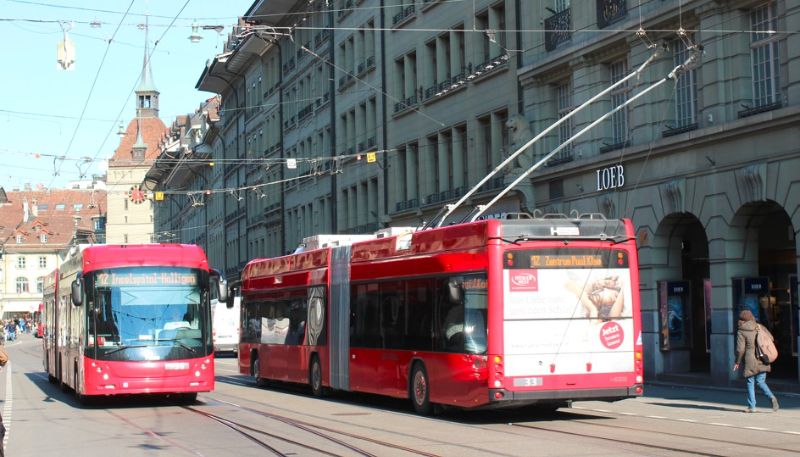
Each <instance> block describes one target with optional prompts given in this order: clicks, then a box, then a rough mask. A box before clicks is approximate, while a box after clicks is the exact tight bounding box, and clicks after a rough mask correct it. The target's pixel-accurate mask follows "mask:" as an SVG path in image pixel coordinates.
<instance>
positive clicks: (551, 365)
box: [550, 363, 556, 373]
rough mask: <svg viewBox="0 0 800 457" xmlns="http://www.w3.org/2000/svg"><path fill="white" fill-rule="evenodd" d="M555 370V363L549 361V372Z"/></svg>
mask: <svg viewBox="0 0 800 457" xmlns="http://www.w3.org/2000/svg"><path fill="white" fill-rule="evenodd" d="M555 372H556V364H555V363H551V364H550V373H555Z"/></svg>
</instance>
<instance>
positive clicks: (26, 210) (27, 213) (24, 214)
mask: <svg viewBox="0 0 800 457" xmlns="http://www.w3.org/2000/svg"><path fill="white" fill-rule="evenodd" d="M28 219H30V208H29V207H28V198H27V197H25V198H23V199H22V222H28Z"/></svg>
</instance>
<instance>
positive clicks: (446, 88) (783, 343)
mask: <svg viewBox="0 0 800 457" xmlns="http://www.w3.org/2000/svg"><path fill="white" fill-rule="evenodd" d="M309 5H310V6H309ZM798 12H800V0H771V1H768V0H725V1H720V0H693V1H682V2H678V1H655V2H640V3H637V2H632V1H629V0H628V1H626V0H595V1H581V2H570V1H569V0H552V1H542V2H529V1H520V0H499V1H498V0H495V1H491V0H475V1H474V2H445V1H436V0H422V1H420V0H416V1H411V0H383V1H379V0H373V1H370V0H363V1H355V0H337V1H332V2H311V3H310V4H309V2H305V1H304V2H293V1H256V2H255V3H254V4H253V5H252V6H251V8H250V9H249V10H248V11H247V12H245V14H244V17H243V19H242V21H241V23H240V25H239V27H237V28H236V29H235V30H234V31H233V33H232V34H231V38H230V40H229V42H228V46H227V47H226V51H225V52H224V53H222V54H220V55H218V56H216V57H215V58H214V59H212V60H211V61H210V63H209V64H208V66H207V67H206V68H205V70H204V71H203V73H202V75H201V77H200V80H199V81H198V84H197V86H198V88H199V89H201V90H205V91H210V92H214V93H216V94H219V95H220V96H221V100H222V101H221V109H220V115H219V120H215V121H214V122H213V127H212V128H211V129H210V131H213V132H214V134H213V135H209V136H208V140H207V143H206V144H207V146H208V148H209V150H210V151H211V152H210V154H212V157H213V160H215V161H216V162H218V163H223V166H221V167H219V168H217V167H214V168H215V169H220V170H221V171H220V173H221V178H220V181H213V180H211V181H209V182H210V183H211V185H212V188H213V189H222V190H223V192H220V193H218V194H213V196H212V199H216V201H218V202H219V205H220V207H219V208H217V209H215V210H214V211H212V212H209V218H210V219H209V220H218V221H220V222H219V223H220V224H222V226H224V227H225V228H224V230H223V231H222V233H221V234H220V239H218V240H216V241H214V242H212V241H211V239H210V238H209V243H210V244H215V243H217V244H220V243H221V245H224V246H225V248H224V255H225V256H226V260H225V266H226V268H225V270H226V274H227V275H228V276H229V279H234V278H236V277H237V276H238V273H239V271H240V270H241V267H242V266H243V265H244V263H245V262H246V261H247V260H249V259H252V258H255V257H258V256H274V255H280V254H284V253H286V252H289V251H291V250H293V249H294V248H295V246H297V244H298V243H299V242H300V241H301V240H302V238H303V237H305V236H309V235H314V234H318V233H363V232H371V231H373V229H375V228H379V227H382V226H396V225H404V226H409V225H411V226H419V225H422V224H423V223H424V222H428V221H430V220H432V219H433V218H434V215H435V214H436V212H437V211H438V210H439V209H441V208H442V207H443V206H444V205H445V204H450V203H454V202H455V201H457V200H459V199H460V198H461V197H462V196H464V195H465V192H467V191H468V190H469V189H471V188H472V187H473V186H475V185H476V184H477V183H478V182H480V181H481V180H482V179H483V178H484V177H485V176H486V174H487V172H489V171H491V170H494V169H495V168H496V167H498V165H500V164H501V163H502V162H503V161H504V160H505V159H506V158H507V157H508V156H509V155H510V154H511V153H513V152H515V151H516V150H517V149H518V148H519V147H520V146H521V145H523V144H525V143H526V142H527V141H528V140H530V139H531V138H532V137H533V136H534V135H538V134H540V133H541V132H543V131H544V130H545V129H546V128H548V127H550V126H552V125H553V124H554V123H555V122H557V121H559V120H560V119H566V120H565V121H563V122H562V123H561V124H559V125H558V126H557V128H555V129H553V130H552V131H551V132H549V133H548V134H546V135H544V136H543V137H542V138H541V139H540V140H539V141H537V142H536V143H535V144H534V145H533V146H531V147H530V148H529V149H528V150H527V151H525V152H524V153H523V154H521V155H520V156H519V157H518V158H517V159H515V160H514V161H513V162H512V163H510V164H509V165H507V166H505V167H499V170H498V173H496V175H494V176H493V177H492V178H491V179H489V180H487V181H486V182H484V183H483V185H482V186H481V187H480V188H479V189H478V190H477V191H475V192H474V194H473V195H472V196H471V197H470V198H469V199H468V200H467V201H466V202H465V204H464V205H463V207H462V208H460V209H458V210H456V211H455V212H454V213H453V215H452V216H451V217H450V219H449V220H448V221H446V222H448V223H449V222H452V221H457V220H460V219H461V218H462V217H464V216H465V215H466V214H467V212H468V211H469V210H471V209H472V208H474V207H475V206H476V205H479V204H482V203H485V202H487V201H488V200H489V199H490V198H492V197H494V196H495V195H497V192H498V191H499V189H502V188H503V187H505V186H506V185H507V184H508V183H509V182H511V180H512V179H513V178H515V177H517V176H520V174H521V173H523V172H524V171H525V170H527V169H528V167H530V166H531V164H533V163H535V162H536V161H538V160H540V159H541V158H543V157H545V156H546V155H548V154H549V153H550V152H551V151H554V150H555V148H557V147H560V145H562V144H566V146H563V147H561V149H560V150H559V151H558V153H557V154H556V155H555V156H553V157H552V158H551V159H550V160H548V161H547V162H546V163H545V164H544V165H543V166H541V167H540V168H538V169H537V170H536V171H534V172H533V173H532V174H531V175H530V176H529V177H528V178H526V179H524V180H522V182H521V183H520V185H519V186H517V187H516V188H515V189H514V190H512V191H511V192H509V193H508V194H507V195H506V196H505V197H504V198H502V199H501V200H500V201H498V202H497V204H496V205H495V206H494V207H493V208H489V209H488V210H487V214H488V215H489V216H499V217H504V216H505V215H507V214H508V213H516V212H520V211H528V212H534V211H535V212H536V213H537V214H538V213H564V214H569V213H571V212H577V213H597V214H601V215H603V216H604V217H609V218H618V217H626V218H631V219H632V220H633V223H634V225H635V227H636V231H637V241H638V244H639V247H640V264H641V280H642V284H641V286H642V287H641V299H642V308H643V319H644V329H643V335H642V340H643V343H644V345H645V354H646V355H645V361H646V372H647V373H648V374H649V375H650V376H655V377H658V376H666V375H674V374H681V373H699V374H701V375H704V376H708V377H710V378H711V379H713V381H714V382H716V383H720V384H727V383H730V382H731V381H733V380H734V378H735V377H736V374H734V373H732V372H731V369H730V368H731V366H732V362H733V358H732V357H733V346H734V343H735V341H734V336H735V327H736V318H735V314H736V313H737V312H738V310H740V309H743V308H745V307H746V308H749V309H752V310H753V311H754V312H756V313H757V314H758V316H759V318H760V319H761V320H762V321H763V322H764V323H765V325H767V326H769V327H770V328H771V329H772V330H773V333H774V334H775V335H776V337H777V338H778V341H779V344H780V347H779V349H780V350H781V353H782V354H783V355H782V356H781V358H780V359H779V361H778V362H777V363H776V364H775V366H774V369H773V376H774V377H780V378H784V379H786V380H789V381H791V382H794V383H797V380H798V376H800V375H799V374H798V328H800V309H798V298H797V297H798V288H797V273H798V267H799V266H800V262H798V242H797V237H796V233H797V230H798V227H800V211H798V209H800V192H798V189H797V185H796V183H797V182H798V179H799V178H800V171H798V170H800V168H799V167H798V165H800V149H799V148H800V146H798V144H797V141H796V139H797V138H798V133H800V131H798V125H799V124H798V122H797V121H798V115H800V78H798V75H800V68H799V67H798V66H799V65H800V58H798V57H800V43H798V40H800V37H798V36H797V34H793V33H788V32H787V31H794V30H798V28H800V14H798ZM637 31H640V32H639V33H637ZM693 53H694V54H696V55H695V57H699V60H698V62H697V63H696V64H695V65H694V66H692V67H691V68H687V69H686V71H685V72H681V74H680V77H679V78H678V79H677V80H671V79H670V80H667V81H664V82H663V83H661V85H659V86H658V87H657V88H656V89H654V90H652V91H651V92H648V93H647V94H646V95H644V96H642V97H641V98H638V99H636V101H635V102H634V103H632V104H630V105H628V106H625V107H624V108H620V109H619V110H617V111H616V112H615V113H613V114H610V115H608V118H607V119H605V120H603V121H602V122H600V123H599V124H598V125H596V126H593V127H591V128H588V127H589V126H590V125H591V124H592V123H593V122H595V121H596V120H598V119H601V118H602V117H603V116H605V115H606V114H607V113H609V112H610V111H611V110H614V109H615V108H617V107H620V106H622V105H624V104H625V103H626V102H627V101H628V100H630V99H632V98H633V97H636V96H637V95H638V94H640V93H641V92H642V91H644V90H646V89H648V88H649V87H650V86H652V85H654V84H656V83H658V82H659V81H661V80H663V79H664V78H665V77H667V76H668V75H669V74H670V72H671V71H672V70H673V69H675V68H676V67H678V66H679V65H681V64H682V63H684V62H686V61H687V59H688V58H689V57H690V56H691V55H692V54H693ZM645 62H647V65H644V66H643V64H644V63H645ZM638 68H642V71H641V73H640V74H638V75H636V76H635V77H632V78H630V79H627V80H626V81H627V82H626V83H625V84H621V85H619V86H618V87H616V89H614V90H612V91H610V92H609V93H607V94H606V95H604V96H602V97H600V98H599V99H597V101H595V102H594V103H592V104H591V105H589V106H588V107H586V108H585V109H581V110H580V111H576V108H578V107H580V106H581V105H582V104H584V102H586V101H588V100H589V99H590V98H592V97H594V96H595V95H597V94H598V93H600V92H601V91H603V90H605V89H606V88H608V87H610V86H612V84H614V83H616V82H618V81H620V80H623V79H624V78H625V77H626V76H628V75H630V74H631V72H632V71H634V70H635V69H638ZM573 111H574V113H573ZM570 113H573V114H572V115H570ZM584 129H586V131H585V132H583V130H584ZM578 133H581V135H580V136H578V137H577V138H576V139H575V140H574V141H573V142H571V143H565V142H566V140H568V139H570V138H571V137H573V136H575V135H577V134H578ZM370 153H374V155H371V154H370ZM248 160H249V161H248ZM181 198H183V197H181ZM184 204H189V201H188V199H187V200H185V202H184ZM209 209H210V207H209ZM212 214H213V216H212ZM214 218H216V219H214ZM208 249H209V250H212V249H215V247H212V246H211V245H210V246H209V247H208Z"/></svg>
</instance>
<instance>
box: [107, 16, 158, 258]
mask: <svg viewBox="0 0 800 457" xmlns="http://www.w3.org/2000/svg"><path fill="white" fill-rule="evenodd" d="M144 30H145V46H144V61H143V63H142V69H141V80H140V83H139V86H138V87H137V88H136V117H134V118H133V119H131V120H130V122H128V127H127V129H125V134H124V136H123V137H122V139H121V140H120V143H119V147H118V148H117V150H116V151H115V152H114V156H113V157H112V158H111V159H109V161H108V182H107V190H108V218H107V224H106V242H107V243H109V244H133V243H152V242H157V241H159V239H158V236H156V234H154V223H153V196H152V195H151V194H150V193H149V192H147V191H146V190H145V189H144V187H143V186H142V181H144V177H145V175H146V174H147V171H148V170H149V169H150V168H151V167H152V166H153V164H154V163H155V160H156V158H157V157H158V153H159V144H160V142H161V139H162V138H163V137H164V135H165V134H166V132H167V127H166V126H165V125H164V123H163V122H162V121H161V119H159V118H158V96H159V92H158V90H157V89H156V86H155V84H154V83H153V75H152V72H151V69H150V52H149V46H148V34H147V30H148V29H147V24H146V23H145V25H144Z"/></svg>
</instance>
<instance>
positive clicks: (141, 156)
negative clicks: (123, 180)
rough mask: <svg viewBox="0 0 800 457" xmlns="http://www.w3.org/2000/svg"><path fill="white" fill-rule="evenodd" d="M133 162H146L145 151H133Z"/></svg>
mask: <svg viewBox="0 0 800 457" xmlns="http://www.w3.org/2000/svg"><path fill="white" fill-rule="evenodd" d="M133 160H138V161H142V160H144V149H138V148H137V149H134V150H133Z"/></svg>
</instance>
